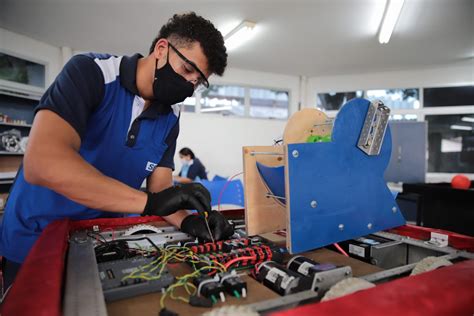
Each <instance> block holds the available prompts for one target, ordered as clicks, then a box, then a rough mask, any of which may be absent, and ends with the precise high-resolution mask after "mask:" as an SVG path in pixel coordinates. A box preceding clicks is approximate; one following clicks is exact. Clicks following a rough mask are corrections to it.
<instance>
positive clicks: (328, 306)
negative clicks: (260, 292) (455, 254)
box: [271, 260, 474, 316]
mask: <svg viewBox="0 0 474 316" xmlns="http://www.w3.org/2000/svg"><path fill="white" fill-rule="evenodd" d="M473 284H474V260H467V261H464V262H460V263H457V264H455V265H452V266H449V267H445V268H441V269H438V270H435V271H431V272H427V273H423V274H419V275H416V276H412V277H406V278H403V279H398V280H395V281H392V282H389V283H384V284H381V285H378V286H376V287H375V288H371V289H368V290H364V291H360V292H357V293H354V294H352V295H348V296H345V297H341V298H338V299H334V300H331V301H328V302H323V303H313V304H308V305H304V306H301V307H298V308H295V309H291V310H286V311H282V312H276V313H272V314H271V316H300V315H351V316H357V315H384V316H391V315H393V316H399V315H404V316H411V315H430V316H438V315H439V316H445V315H466V316H468V315H469V316H472V315H473V312H474V291H473V289H472V285H473Z"/></svg>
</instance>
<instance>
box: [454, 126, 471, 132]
mask: <svg viewBox="0 0 474 316" xmlns="http://www.w3.org/2000/svg"><path fill="white" fill-rule="evenodd" d="M450 128H451V129H457V130H460V131H472V127H470V126H465V125H451V126H450Z"/></svg>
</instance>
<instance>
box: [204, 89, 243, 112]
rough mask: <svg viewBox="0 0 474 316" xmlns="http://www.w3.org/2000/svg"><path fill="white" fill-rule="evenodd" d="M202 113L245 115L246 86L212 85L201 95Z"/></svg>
mask: <svg viewBox="0 0 474 316" xmlns="http://www.w3.org/2000/svg"><path fill="white" fill-rule="evenodd" d="M201 113H221V114H224V115H236V116H244V115H245V88H244V87H239V86H224V85H211V86H210V87H209V89H207V90H206V91H204V92H203V93H202V95H201Z"/></svg>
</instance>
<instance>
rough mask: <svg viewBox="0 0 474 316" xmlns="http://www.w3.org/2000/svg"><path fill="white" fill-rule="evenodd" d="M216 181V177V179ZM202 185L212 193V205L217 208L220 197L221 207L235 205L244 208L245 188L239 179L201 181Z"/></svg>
mask: <svg viewBox="0 0 474 316" xmlns="http://www.w3.org/2000/svg"><path fill="white" fill-rule="evenodd" d="M214 179H215V177H214ZM201 183H202V185H204V187H206V189H208V190H209V192H210V193H211V205H212V207H213V208H217V206H218V205H217V204H218V203H219V196H220V205H221V206H222V205H233V206H234V205H235V206H239V207H244V187H243V185H242V181H240V180H239V179H236V180H232V181H229V182H228V181H227V180H213V181H207V180H201Z"/></svg>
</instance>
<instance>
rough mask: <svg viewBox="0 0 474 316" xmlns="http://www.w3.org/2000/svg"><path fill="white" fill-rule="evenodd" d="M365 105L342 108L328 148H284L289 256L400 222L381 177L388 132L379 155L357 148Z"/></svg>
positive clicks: (388, 145)
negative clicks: (285, 151) (287, 194)
mask: <svg viewBox="0 0 474 316" xmlns="http://www.w3.org/2000/svg"><path fill="white" fill-rule="evenodd" d="M369 104H370V103H369V101H367V100H364V99H354V100H351V101H349V102H348V103H347V104H345V105H344V106H343V107H342V108H341V110H340V111H339V113H338V115H337V117H336V120H335V122H334V127H333V133H332V141H331V142H330V143H305V144H289V145H288V166H287V168H288V172H287V176H288V178H289V179H288V180H287V181H288V183H289V189H288V190H289V197H288V196H287V203H289V207H288V208H289V212H290V214H289V223H288V226H289V234H290V240H289V244H288V246H289V249H290V252H291V253H299V252H303V251H307V250H310V249H314V248H318V247H322V246H326V245H329V244H332V243H335V242H339V241H342V240H347V239H351V238H355V237H360V236H363V235H366V234H369V233H371V232H376V231H380V230H383V229H388V228H391V227H396V226H400V225H403V224H404V223H405V220H404V218H403V216H402V215H401V213H400V210H399V209H398V206H397V204H396V203H395V199H394V197H393V196H392V194H391V192H390V190H389V189H388V187H387V185H386V183H385V181H384V178H383V175H384V171H385V169H386V167H387V165H388V162H389V160H390V153H391V146H392V142H391V135H390V130H389V129H388V128H387V132H386V134H385V138H384V141H383V144H382V148H381V150H380V154H379V155H376V156H368V155H366V154H365V153H364V152H363V151H361V150H360V149H359V148H357V141H358V138H359V135H360V132H361V130H362V126H363V124H364V119H365V116H366V113H367V109H368V106H369Z"/></svg>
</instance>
